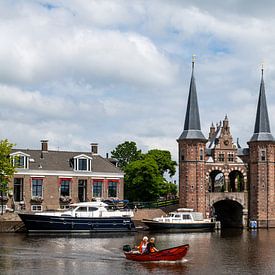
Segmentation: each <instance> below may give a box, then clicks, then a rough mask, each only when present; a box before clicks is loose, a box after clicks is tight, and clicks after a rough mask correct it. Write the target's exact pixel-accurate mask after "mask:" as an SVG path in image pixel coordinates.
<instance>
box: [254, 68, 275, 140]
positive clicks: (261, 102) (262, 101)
mask: <svg viewBox="0 0 275 275" xmlns="http://www.w3.org/2000/svg"><path fill="white" fill-rule="evenodd" d="M250 141H274V138H273V136H272V134H271V132H270V125H269V117H268V111H267V104H266V96H265V86H264V78H263V69H262V78H261V85H260V93H259V99H258V106H257V114H256V121H255V127H254V134H253V136H252V137H251V139H250Z"/></svg>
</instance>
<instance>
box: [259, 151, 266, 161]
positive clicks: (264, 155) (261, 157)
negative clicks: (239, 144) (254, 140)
mask: <svg viewBox="0 0 275 275" xmlns="http://www.w3.org/2000/svg"><path fill="white" fill-rule="evenodd" d="M260 160H261V161H265V160H266V151H265V150H261V153H260Z"/></svg>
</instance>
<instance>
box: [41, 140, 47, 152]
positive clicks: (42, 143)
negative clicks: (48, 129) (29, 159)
mask: <svg viewBox="0 0 275 275" xmlns="http://www.w3.org/2000/svg"><path fill="white" fill-rule="evenodd" d="M40 142H41V151H42V152H48V140H45V139H44V140H41V141H40Z"/></svg>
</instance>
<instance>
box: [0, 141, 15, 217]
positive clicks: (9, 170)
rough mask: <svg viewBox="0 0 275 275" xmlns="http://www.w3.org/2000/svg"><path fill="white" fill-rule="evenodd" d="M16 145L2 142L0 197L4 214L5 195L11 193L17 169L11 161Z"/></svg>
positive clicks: (0, 145) (0, 149) (0, 153)
mask: <svg viewBox="0 0 275 275" xmlns="http://www.w3.org/2000/svg"><path fill="white" fill-rule="evenodd" d="M13 146H14V144H12V143H10V142H9V141H8V140H7V139H4V140H1V141H0V195H1V205H2V213H1V214H3V200H4V195H6V194H7V192H8V191H9V181H10V179H11V178H12V176H13V175H14V173H15V171H16V170H15V167H14V166H13V163H12V161H11V159H10V154H11V149H12V147H13Z"/></svg>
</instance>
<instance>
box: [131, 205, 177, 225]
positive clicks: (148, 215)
mask: <svg viewBox="0 0 275 275" xmlns="http://www.w3.org/2000/svg"><path fill="white" fill-rule="evenodd" d="M178 207H179V206H178V205H173V206H169V207H165V208H156V209H147V208H144V209H136V210H135V211H134V217H133V222H134V223H135V225H136V226H137V227H145V224H144V223H142V220H143V219H153V218H156V217H161V216H165V215H166V214H167V213H168V212H171V211H175V210H176V209H178Z"/></svg>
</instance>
